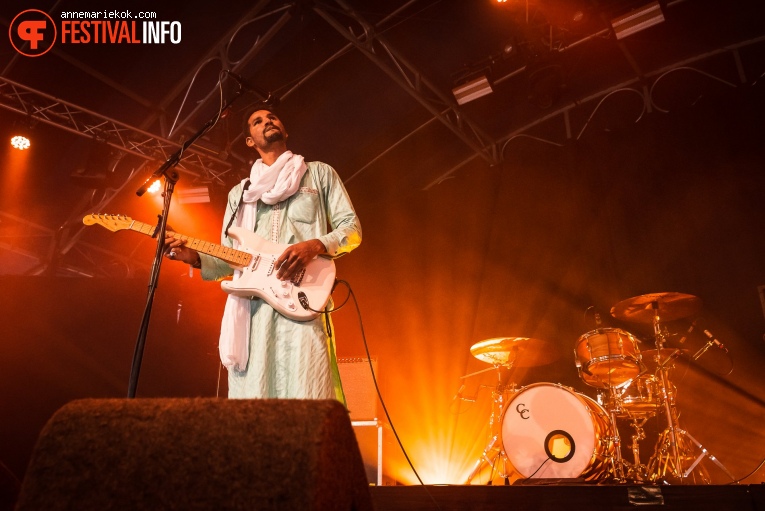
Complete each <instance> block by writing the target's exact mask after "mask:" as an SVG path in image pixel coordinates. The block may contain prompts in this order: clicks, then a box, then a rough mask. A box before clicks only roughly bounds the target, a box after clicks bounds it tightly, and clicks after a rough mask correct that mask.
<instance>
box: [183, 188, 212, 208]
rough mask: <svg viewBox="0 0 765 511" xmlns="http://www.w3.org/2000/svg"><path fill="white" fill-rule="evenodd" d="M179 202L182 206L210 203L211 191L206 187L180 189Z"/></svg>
mask: <svg viewBox="0 0 765 511" xmlns="http://www.w3.org/2000/svg"><path fill="white" fill-rule="evenodd" d="M178 202H180V203H181V204H198V203H205V202H210V191H209V190H208V189H207V187H206V186H201V187H199V188H187V189H185V190H182V189H178Z"/></svg>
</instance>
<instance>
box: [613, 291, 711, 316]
mask: <svg viewBox="0 0 765 511" xmlns="http://www.w3.org/2000/svg"><path fill="white" fill-rule="evenodd" d="M654 303H656V304H657V306H658V308H659V319H660V320H661V321H674V320H676V319H682V318H687V317H689V316H693V315H694V314H696V313H698V312H699V311H700V310H701V299H700V298H698V297H696V296H693V295H687V294H683V293H652V294H647V295H640V296H635V297H632V298H627V299H626V300H622V301H621V302H619V303H617V304H616V305H614V306H613V307H611V315H612V316H613V317H615V318H616V319H621V320H624V321H631V322H633V323H653V317H654V309H653V304H654Z"/></svg>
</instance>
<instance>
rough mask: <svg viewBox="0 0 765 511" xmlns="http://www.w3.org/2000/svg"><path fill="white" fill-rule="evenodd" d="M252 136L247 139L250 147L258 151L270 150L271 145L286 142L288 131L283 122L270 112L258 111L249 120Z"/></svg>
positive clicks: (248, 124)
mask: <svg viewBox="0 0 765 511" xmlns="http://www.w3.org/2000/svg"><path fill="white" fill-rule="evenodd" d="M247 126H248V127H249V131H250V136H249V137H247V138H246V139H245V143H246V144H247V145H248V146H249V147H254V148H256V149H264V150H265V149H268V148H269V146H270V145H271V144H274V143H276V142H284V141H285V140H286V139H287V131H286V130H285V129H284V125H283V124H282V121H280V120H279V118H278V117H277V116H276V114H274V113H273V112H269V111H268V110H256V111H255V112H253V113H252V114H251V115H250V117H249V119H247Z"/></svg>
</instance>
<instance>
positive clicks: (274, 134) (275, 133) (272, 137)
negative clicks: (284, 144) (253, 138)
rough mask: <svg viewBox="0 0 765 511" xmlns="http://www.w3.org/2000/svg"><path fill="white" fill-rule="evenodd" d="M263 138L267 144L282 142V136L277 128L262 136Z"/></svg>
mask: <svg viewBox="0 0 765 511" xmlns="http://www.w3.org/2000/svg"><path fill="white" fill-rule="evenodd" d="M263 138H264V139H265V141H266V142H268V143H274V142H279V141H281V140H284V134H283V133H282V131H281V130H280V129H279V128H276V129H273V130H270V131H269V132H268V133H266V134H264V135H263Z"/></svg>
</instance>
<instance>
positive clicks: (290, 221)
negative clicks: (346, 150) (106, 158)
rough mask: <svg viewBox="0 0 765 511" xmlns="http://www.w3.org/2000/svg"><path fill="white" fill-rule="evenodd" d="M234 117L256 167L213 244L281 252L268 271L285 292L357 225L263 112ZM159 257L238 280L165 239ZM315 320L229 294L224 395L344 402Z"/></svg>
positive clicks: (343, 196)
mask: <svg viewBox="0 0 765 511" xmlns="http://www.w3.org/2000/svg"><path fill="white" fill-rule="evenodd" d="M244 113H245V117H244V120H245V126H244V133H245V142H246V144H247V146H249V147H252V148H254V149H255V150H257V151H258V153H259V155H260V159H258V160H257V161H256V162H255V163H254V164H253V166H252V169H251V172H250V177H249V179H248V180H245V181H243V182H242V183H240V184H238V185H236V186H235V187H234V188H233V189H232V190H231V191H230V192H229V195H228V204H227V207H226V212H225V215H224V219H223V220H224V221H223V233H222V235H221V244H222V245H225V246H228V247H233V248H239V247H238V240H236V239H233V238H231V237H229V236H228V229H229V226H231V225H233V226H236V227H240V228H243V229H246V230H247V231H250V232H254V233H255V234H257V235H259V236H260V237H262V238H264V239H266V240H268V241H270V242H272V243H278V244H287V245H289V246H288V247H287V248H286V249H285V250H284V251H283V252H282V253H281V255H279V256H278V258H277V259H276V261H275V263H274V271H275V272H276V277H277V278H278V279H279V280H280V281H281V282H283V283H284V286H291V285H292V283H293V282H299V280H300V278H301V274H302V272H304V270H305V268H306V266H307V265H308V264H309V263H310V262H311V261H312V260H313V259H314V258H316V257H317V256H321V255H328V256H333V257H334V256H337V255H341V254H343V253H345V252H350V251H351V250H353V249H354V248H356V247H357V246H358V245H359V243H361V225H360V223H359V220H358V217H357V216H356V212H355V211H354V209H353V205H352V204H351V200H350V198H349V196H348V193H347V192H346V190H345V187H344V186H343V183H342V182H341V181H340V178H339V176H338V175H337V173H336V172H335V170H334V169H333V168H332V167H330V166H329V165H327V164H325V163H322V162H305V161H304V160H303V157H302V156H300V155H297V154H293V153H292V152H291V151H289V150H288V149H287V137H288V136H287V131H286V130H285V128H284V125H283V124H282V122H281V120H280V119H279V118H278V117H277V115H276V114H275V113H274V110H273V108H271V107H270V106H268V105H267V104H264V103H259V104H256V105H254V106H252V107H251V108H249V109H248V110H246V111H245V112H244ZM165 256H166V257H168V258H169V259H173V260H176V261H182V262H184V263H187V264H190V265H191V266H194V267H196V268H200V269H201V274H202V278H203V279H205V280H219V279H222V278H225V277H228V276H231V275H233V277H234V283H233V284H235V283H236V279H237V278H238V276H239V274H240V273H241V272H240V270H236V271H234V269H233V268H232V267H231V266H229V265H228V264H227V263H225V262H224V261H222V260H221V259H218V258H215V257H212V256H210V255H207V254H203V253H199V252H197V251H196V250H193V249H192V248H190V247H187V246H185V242H184V241H182V240H181V239H178V238H177V237H172V236H168V237H167V238H166V239H165ZM269 264H270V263H269ZM276 291H277V292H278V290H276ZM290 306H292V304H290ZM324 321H325V316H324V315H318V316H317V317H315V318H313V319H310V320H309V321H297V320H294V319H290V318H288V317H286V316H285V315H283V314H280V313H279V312H277V311H276V310H275V309H274V308H273V307H272V306H271V305H269V304H268V303H267V302H266V301H264V300H262V299H257V298H255V299H252V298H247V297H242V296H237V295H236V294H229V296H228V299H227V301H226V307H225V311H224V314H223V320H222V322H221V336H220V355H221V361H222V363H223V364H224V365H225V366H226V368H227V369H228V384H229V397H231V398H297V399H331V398H337V399H339V400H340V401H343V402H344V396H343V391H342V386H341V384H340V376H339V373H338V369H337V362H336V358H335V344H334V339H333V338H331V337H330V336H329V335H328V334H327V325H325V323H324Z"/></svg>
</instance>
